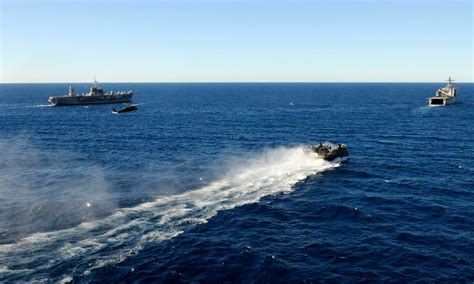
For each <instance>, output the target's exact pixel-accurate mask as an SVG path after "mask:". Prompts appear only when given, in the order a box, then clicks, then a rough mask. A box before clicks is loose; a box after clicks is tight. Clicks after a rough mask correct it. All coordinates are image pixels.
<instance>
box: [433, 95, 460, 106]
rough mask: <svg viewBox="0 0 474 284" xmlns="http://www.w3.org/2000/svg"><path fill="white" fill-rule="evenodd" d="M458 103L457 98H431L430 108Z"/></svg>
mask: <svg viewBox="0 0 474 284" xmlns="http://www.w3.org/2000/svg"><path fill="white" fill-rule="evenodd" d="M455 102H456V97H440V96H436V97H431V98H429V101H428V103H429V105H430V106H446V105H450V104H454V103H455Z"/></svg>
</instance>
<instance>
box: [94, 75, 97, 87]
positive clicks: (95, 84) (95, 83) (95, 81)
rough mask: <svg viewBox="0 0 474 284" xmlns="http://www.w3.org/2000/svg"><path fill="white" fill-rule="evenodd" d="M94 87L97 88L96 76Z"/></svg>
mask: <svg viewBox="0 0 474 284" xmlns="http://www.w3.org/2000/svg"><path fill="white" fill-rule="evenodd" d="M94 86H95V87H97V80H96V79H95V75H94Z"/></svg>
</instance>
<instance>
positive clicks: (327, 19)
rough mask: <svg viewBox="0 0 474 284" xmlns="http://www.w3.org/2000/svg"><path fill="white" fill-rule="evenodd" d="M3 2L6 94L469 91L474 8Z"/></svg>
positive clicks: (464, 4) (417, 0)
mask: <svg viewBox="0 0 474 284" xmlns="http://www.w3.org/2000/svg"><path fill="white" fill-rule="evenodd" d="M0 2H1V6H0V9H1V16H0V17H1V34H0V37H1V38H0V41H1V50H0V51H1V58H0V60H1V61H0V64H1V74H0V75H1V82H88V81H91V80H93V77H94V75H96V76H97V79H98V80H99V81H103V82H244V81H246V82H269V81H276V82H359V81H366V82H379V81H383V82H397V81H398V82H429V81H431V82H433V81H435V82H439V81H443V80H445V79H446V78H447V77H448V76H453V77H454V78H456V79H457V80H458V81H461V82H473V81H474V80H473V66H474V63H473V3H472V1H470V0H466V1H421V0H413V1H408V0H404V1H403V0H402V1H375V0H373V1H341V0H339V1H337V0H336V1H329V0H327V1H322V0H321V1H263V0H260V1H249V0H247V1H244V0H242V1H199V0H197V1H179V0H177V1H151V0H149V1H143V0H142V1H140V0H138V1H132V0H129V1H123V0H122V1H112V0H104V1H99V0H96V1H66V0H64V1H60V0H56V1H41V0H38V1H34V0H30V1H25V0H0Z"/></svg>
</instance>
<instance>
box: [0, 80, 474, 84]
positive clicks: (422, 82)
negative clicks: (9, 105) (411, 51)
mask: <svg viewBox="0 0 474 284" xmlns="http://www.w3.org/2000/svg"><path fill="white" fill-rule="evenodd" d="M453 81H455V82H457V83H461V84H473V83H474V81H471V82H469V81H456V80H453ZM443 82H447V80H443V81H227V82H225V81H155V82H152V81H134V82H132V81H131V82H124V81H122V82H118V81H111V82H106V81H99V82H98V83H102V84H381V83H382V84H400V83H403V84H424V83H427V84H428V83H443ZM86 83H93V81H80V82H0V84H86Z"/></svg>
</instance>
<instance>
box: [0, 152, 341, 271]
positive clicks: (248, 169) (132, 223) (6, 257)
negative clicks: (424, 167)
mask: <svg viewBox="0 0 474 284" xmlns="http://www.w3.org/2000/svg"><path fill="white" fill-rule="evenodd" d="M237 164H238V165H237V166H236V167H235V169H233V170H232V171H230V172H228V173H227V174H225V175H224V176H222V177H221V178H220V179H218V180H216V181H214V182H211V183H209V184H208V185H206V186H205V187H202V188H199V189H196V190H191V191H187V192H184V193H182V194H177V195H169V196H160V197H157V198H156V199H155V200H154V201H152V202H147V203H143V204H140V205H138V206H135V207H131V208H122V209H118V210H116V211H115V212H114V213H113V214H112V215H110V216H109V217H106V218H104V219H101V220H96V221H91V222H87V223H82V224H80V225H79V226H77V227H74V228H71V229H66V230H61V231H54V232H47V233H36V234H33V235H31V236H29V237H26V238H24V239H21V240H19V241H18V242H16V243H14V244H6V245H0V274H4V275H9V274H15V273H21V274H23V275H25V274H26V276H27V275H28V274H29V273H35V275H36V276H34V277H32V280H43V279H42V278H41V277H39V276H37V275H42V273H41V271H45V274H44V277H47V276H46V275H47V274H46V271H47V270H48V269H49V268H50V267H52V266H53V265H56V264H58V263H61V262H63V261H73V262H76V260H77V263H87V264H88V265H87V266H86V265H85V264H84V265H83V267H82V268H80V267H79V268H78V267H76V268H75V271H65V274H64V277H66V278H67V279H69V278H70V277H74V276H76V275H78V274H79V275H80V274H87V273H89V272H90V270H91V269H94V268H98V267H102V266H104V265H107V264H111V263H117V262H121V261H123V260H125V259H126V258H127V257H128V256H130V255H133V254H136V253H137V252H138V251H140V250H141V249H142V248H143V245H145V244H146V243H149V242H159V241H163V240H167V239H170V238H173V237H175V236H177V235H179V234H181V233H182V232H184V231H185V230H186V229H189V228H190V227H192V226H195V225H197V224H201V223H205V222H207V220H209V218H211V217H213V216H215V215H216V214H217V212H219V211H221V210H227V209H232V208H235V207H237V206H242V205H245V204H250V203H255V202H258V201H259V200H260V199H261V198H262V197H265V196H268V195H273V194H278V193H288V192H291V191H292V190H293V186H294V185H295V183H297V182H298V181H301V180H304V179H305V178H306V177H308V176H309V175H313V174H316V173H318V172H321V171H324V170H327V169H329V168H334V167H337V166H339V164H337V163H330V162H327V161H324V160H322V159H319V158H317V157H316V156H315V155H314V154H310V153H307V152H306V151H304V147H303V146H300V147H294V148H277V149H271V150H267V151H265V152H264V153H261V154H258V155H256V157H254V158H250V159H241V160H239V161H237ZM107 247H113V249H110V250H107V249H106V250H105V252H103V253H101V249H103V248H107ZM79 260H81V261H79ZM84 260H86V261H84ZM13 263H14V264H15V265H14V267H15V268H12V267H10V265H11V264H13ZM33 263H35V265H33ZM38 263H42V265H40V266H38V265H37V264H38ZM38 272H39V273H38Z"/></svg>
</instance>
